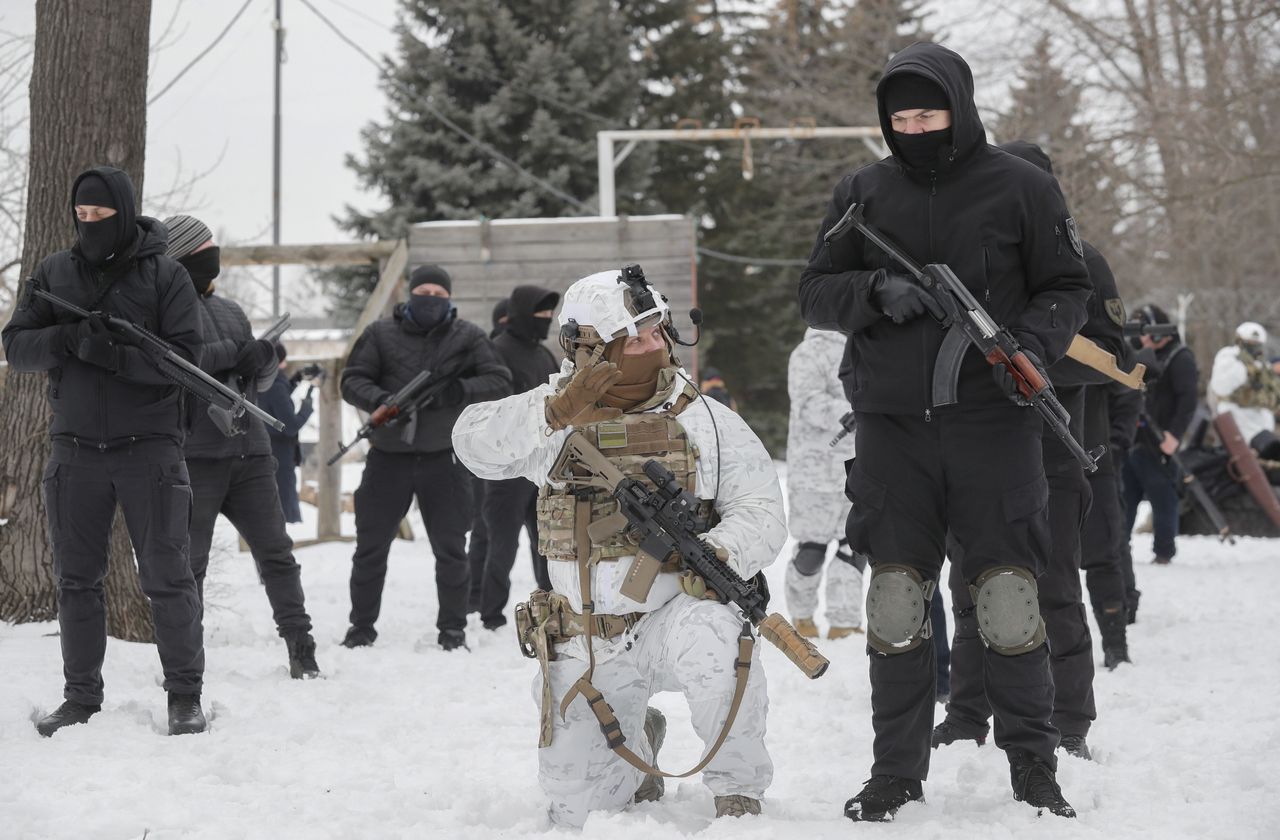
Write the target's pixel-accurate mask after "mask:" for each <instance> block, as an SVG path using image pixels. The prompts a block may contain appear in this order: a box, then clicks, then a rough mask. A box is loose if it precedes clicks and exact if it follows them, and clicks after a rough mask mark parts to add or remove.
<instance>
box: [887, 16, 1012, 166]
mask: <svg viewBox="0 0 1280 840" xmlns="http://www.w3.org/2000/svg"><path fill="white" fill-rule="evenodd" d="M900 73H915V74H917V75H920V76H924V77H925V78H927V79H930V80H931V81H933V82H934V84H936V85H938V86H939V87H941V88H942V90H943V91H944V92H945V93H946V95H947V100H948V101H950V103H951V137H952V144H953V148H954V152H953V154H952V156H951V158H950V162H951V163H954V162H955V161H962V160H964V159H965V158H967V157H968V156H969V155H970V154H972V153H973V151H974V150H975V149H978V148H980V147H982V146H985V145H986V143H987V133H986V131H985V130H983V128H982V120H981V119H980V118H979V117H978V106H977V105H975V104H974V103H973V71H971V70H970V69H969V65H968V64H966V63H965V60H964V59H963V58H961V57H960V56H959V55H958V54H957V53H955V52H953V51H951V50H949V49H947V48H946V47H944V46H942V45H941V44H932V43H928V42H926V41H917V42H916V43H914V44H912V45H911V46H909V47H907V48H906V49H904V50H903V51H902V52H900V53H898V54H897V55H895V56H894V57H893V58H892V59H890V60H889V63H888V64H887V65H886V66H885V68H884V75H883V76H881V77H880V82H879V83H878V84H877V85H876V110H877V111H878V112H879V114H880V131H881V133H883V134H884V138H885V142H886V143H888V144H889V150H890V151H892V152H893V155H894V157H895V158H896V159H897V160H898V162H899V163H900V164H902V165H903V166H904V167H906V163H905V161H904V160H903V158H902V153H901V151H900V150H899V149H898V146H897V143H896V142H895V141H894V131H893V124H892V123H891V122H890V120H889V114H888V112H887V111H886V110H885V106H884V89H885V82H886V81H887V80H888V79H889V78H890V77H892V76H896V75H898V74H900Z"/></svg>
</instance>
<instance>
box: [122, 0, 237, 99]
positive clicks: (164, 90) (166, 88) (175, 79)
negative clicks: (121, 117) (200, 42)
mask: <svg viewBox="0 0 1280 840" xmlns="http://www.w3.org/2000/svg"><path fill="white" fill-rule="evenodd" d="M252 2H253V0H244V3H243V4H242V5H241V6H240V8H239V9H237V10H236V13H235V14H234V15H232V16H231V20H229V21H228V22H227V25H226V26H224V27H222V31H221V32H219V33H218V37H216V38H214V39H213V41H212V42H211V43H210V44H209V46H207V47H205V48H204V49H203V50H201V51H200V52H199V53H197V54H196V57H195V58H193V59H191V60H190V61H188V62H187V66H186V67H183V68H182V69H181V70H179V71H178V75H176V76H174V77H173V78H172V79H170V80H169V84H167V85H165V86H164V87H162V88H161V89H160V91H159V92H158V93H156V95H155V96H153V97H151V98H150V99H148V100H147V104H148V105H150V104H151V103H153V102H155V101H156V100H157V99H159V98H160V97H162V96H164V95H165V94H166V93H168V92H169V88H171V87H173V86H174V85H176V84H177V83H178V80H179V79H181V78H182V77H183V76H185V75H186V74H187V71H188V70H190V69H191V68H192V67H195V66H196V64H198V63H199V62H200V59H202V58H204V57H205V56H206V55H208V54H209V52H210V51H211V50H212V49H213V48H214V47H216V46H218V42H219V41H221V40H222V39H223V38H225V37H226V35H227V33H228V32H230V31H231V27H233V26H235V25H236V21H238V20H239V19H240V16H241V15H242V14H244V11H245V9H247V8H249V4H251V3H252Z"/></svg>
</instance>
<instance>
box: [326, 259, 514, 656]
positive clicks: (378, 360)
mask: <svg viewBox="0 0 1280 840" xmlns="http://www.w3.org/2000/svg"><path fill="white" fill-rule="evenodd" d="M452 289H453V281H452V279H451V278H450V277H449V274H448V272H446V271H445V270H444V269H443V268H440V267H439V266H435V265H425V266H421V267H420V268H418V269H416V270H415V271H414V272H413V274H412V275H410V277H409V290H410V294H409V300H408V302H406V303H402V304H400V305H399V306H397V307H396V309H395V311H394V312H393V313H392V315H391V316H390V317H388V318H382V319H380V320H377V321H374V322H373V323H372V324H370V325H369V326H368V327H367V328H366V329H365V331H364V333H363V334H361V336H360V338H359V339H358V340H357V341H356V344H355V347H353V348H352V350H351V356H350V358H348V360H347V366H346V368H344V369H343V371H342V379H341V389H342V398H343V399H344V400H346V401H347V402H349V403H351V404H352V405H354V406H355V407H356V408H359V409H361V410H363V411H367V412H370V414H371V416H370V418H369V425H370V427H371V428H370V431H369V433H368V437H369V442H370V448H369V455H368V459H367V460H366V462H365V469H364V476H363V477H362V478H361V480H360V487H359V488H358V489H357V490H356V492H355V508H356V551H355V556H354V557H352V560H351V563H352V568H351V627H350V629H349V630H347V635H346V638H344V639H343V640H342V644H344V645H345V646H347V647H350V648H355V647H365V646H368V645H371V644H373V642H374V640H375V639H377V638H378V633H377V631H376V630H375V629H374V623H375V622H376V621H377V620H378V614H379V612H380V610H381V606H382V586H383V583H384V581H385V580H386V577H387V554H388V553H389V552H390V550H391V542H392V540H394V539H395V536H396V531H397V529H398V528H399V526H400V520H401V519H403V518H404V515H405V514H406V513H408V511H409V504H410V502H412V501H413V499H414V497H415V496H416V497H417V499H418V509H419V511H420V512H421V514H422V524H423V526H424V527H425V528H426V531H427V539H428V540H430V542H431V552H432V553H433V554H434V555H435V560H436V591H437V592H438V593H439V597H440V613H439V616H438V617H437V619H436V627H437V629H438V630H439V631H440V632H439V636H438V638H437V641H438V643H439V645H440V647H442V648H443V649H445V650H455V649H457V648H460V647H464V646H465V645H466V626H467V589H468V582H469V579H470V571H469V569H468V565H467V553H466V536H467V531H468V530H469V529H470V528H471V520H472V514H473V511H472V505H471V482H472V478H471V475H470V474H469V473H468V472H467V470H466V468H465V467H463V466H462V465H461V464H459V463H458V459H457V458H456V457H455V456H454V454H453V442H452V441H451V439H450V433H451V431H452V429H453V424H454V421H455V420H457V419H458V415H459V414H461V413H462V409H463V408H465V407H466V406H468V405H470V404H471V403H473V402H483V401H486V400H493V399H498V398H499V397H504V396H506V395H507V394H509V393H511V373H510V371H508V370H507V369H506V368H505V367H503V365H502V363H501V362H500V361H499V360H498V356H497V353H496V352H495V351H494V349H493V345H492V344H491V343H490V341H489V339H488V338H487V337H486V336H485V332H484V330H482V329H481V328H480V327H477V326H476V325H475V324H472V323H470V322H468V321H463V320H461V319H459V318H458V317H457V310H456V309H455V307H454V305H453V303H452V302H451V301H450V300H449V297H450V294H451V293H452ZM424 373H425V374H426V376H422V374H424ZM415 378H417V380H418V381H417V386H418V387H417V388H415V391H419V392H420V393H415V394H402V391H403V390H404V388H405V386H406V385H408V384H410V383H411V382H412V381H414V380H415ZM420 395H421V396H426V399H425V400H417V401H416V402H415V397H418V396H420Z"/></svg>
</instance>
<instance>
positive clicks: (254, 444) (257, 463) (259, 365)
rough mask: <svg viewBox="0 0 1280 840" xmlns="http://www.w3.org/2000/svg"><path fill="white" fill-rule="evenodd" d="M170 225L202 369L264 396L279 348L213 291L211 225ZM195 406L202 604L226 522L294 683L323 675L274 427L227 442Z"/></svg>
mask: <svg viewBox="0 0 1280 840" xmlns="http://www.w3.org/2000/svg"><path fill="white" fill-rule="evenodd" d="M164 223H165V226H166V227H167V228H169V234H170V239H169V249H168V251H167V254H168V255H169V256H170V257H172V258H173V259H175V260H177V261H178V263H179V264H180V265H181V266H182V267H183V268H185V269H186V270H187V273H188V274H190V275H191V282H192V283H193V284H194V286H195V290H196V293H197V294H198V295H199V299H198V300H199V302H198V303H197V304H196V306H197V308H198V310H199V313H200V319H201V331H202V334H203V335H204V353H203V354H202V356H201V359H200V367H201V368H202V369H203V370H204V372H205V373H208V374H210V375H211V376H213V377H214V378H216V379H220V380H222V381H223V382H226V383H227V384H228V385H230V386H231V387H232V388H236V389H242V390H243V391H244V392H246V393H247V394H248V395H249V396H250V397H256V396H257V394H258V393H259V392H261V391H265V390H266V389H267V388H269V387H271V383H272V381H273V380H274V379H275V376H276V349H275V345H274V344H273V343H272V342H270V341H265V340H261V339H255V338H254V337H253V329H252V327H251V326H250V325H249V319H248V317H246V316H245V314H244V310H242V309H241V308H240V307H239V306H238V305H237V304H236V303H235V302H234V301H231V300H228V299H227V298H225V297H222V296H221V295H218V294H215V293H214V284H213V281H214V279H216V278H217V276H218V274H219V273H220V271H221V265H220V263H219V256H220V249H219V248H218V246H217V245H216V244H215V243H214V241H213V234H212V232H210V230H209V228H208V226H207V225H205V224H204V222H202V221H200V220H199V219H196V218H194V217H192V216H172V217H170V218H168V219H165V221H164ZM194 408H195V411H194V414H193V416H192V418H191V431H190V432H189V433H188V435H187V441H186V445H185V447H184V451H185V453H186V456H187V469H188V470H189V471H190V472H191V490H192V493H193V496H194V502H193V505H192V509H191V511H192V512H191V570H192V572H193V573H194V574H195V576H196V585H197V586H198V587H199V589H200V597H201V600H202V601H203V599H204V579H205V574H206V572H208V570H209V548H210V546H211V545H212V544H213V528H214V525H215V524H216V523H217V521H218V514H222V515H223V516H225V517H227V519H228V520H229V521H230V522H231V524H232V525H234V526H235V528H236V530H237V531H238V532H239V533H240V536H242V537H243V538H244V541H245V543H247V544H248V546H249V551H250V552H251V553H252V554H253V562H254V564H255V565H256V566H257V568H258V576H259V578H260V579H261V580H262V585H263V587H264V588H265V589H266V591H267V600H268V601H270V602H271V612H272V614H273V615H274V617H275V621H276V628H277V629H278V631H279V633H280V637H281V638H282V639H284V642H285V647H286V649H287V650H288V653H289V675H290V676H291V677H293V678H294V679H302V678H303V677H306V678H308V679H310V678H314V677H318V676H320V668H319V666H318V665H317V664H316V643H315V640H314V639H313V638H311V617H310V616H308V615H307V607H306V602H305V598H304V596H303V594H302V569H301V567H299V566H298V561H297V560H295V559H294V557H293V540H291V539H290V538H289V534H288V532H287V531H286V530H285V522H284V513H283V510H282V509H281V507H280V491H279V489H278V488H277V486H276V475H275V473H276V468H275V463H274V461H273V460H272V457H271V441H270V439H269V438H268V437H267V427H266V425H265V424H264V423H263V422H262V421H261V420H258V419H257V418H255V417H251V416H249V415H248V414H244V415H242V416H241V417H240V418H238V419H237V420H235V421H234V423H233V429H234V434H232V435H230V436H228V435H226V434H224V433H223V431H222V430H221V429H220V428H218V426H217V424H216V423H215V422H214V420H213V418H212V417H211V416H210V414H209V411H208V410H207V409H206V407H205V406H203V405H198V406H194ZM228 419H230V418H228Z"/></svg>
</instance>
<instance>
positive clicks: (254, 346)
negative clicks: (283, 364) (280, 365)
mask: <svg viewBox="0 0 1280 840" xmlns="http://www.w3.org/2000/svg"><path fill="white" fill-rule="evenodd" d="M275 358H276V346H275V345H274V344H272V343H271V342H270V341H267V340H265V339H261V338H255V339H254V340H253V341H250V342H247V343H245V345H244V346H243V347H241V348H240V352H239V353H237V354H236V366H235V372H236V375H237V376H242V377H244V378H246V379H248V378H249V377H252V376H257V375H258V374H259V373H260V372H261V371H262V370H263V369H264V368H266V367H267V366H268V365H270V364H271V363H272V362H273V361H275Z"/></svg>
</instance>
